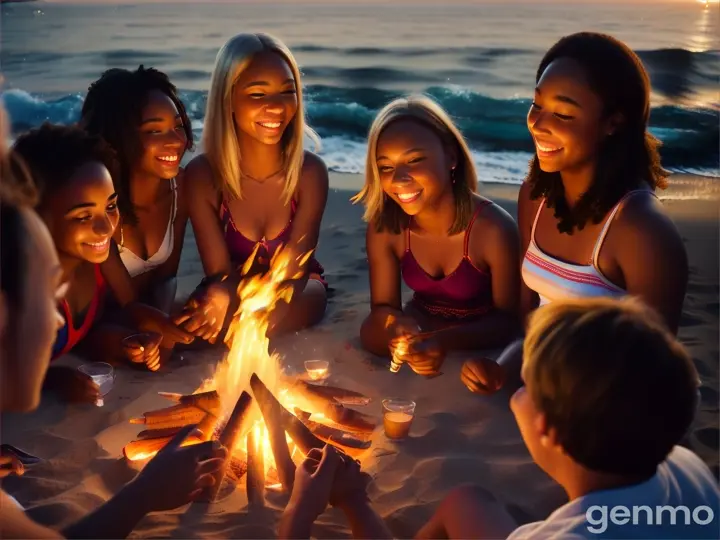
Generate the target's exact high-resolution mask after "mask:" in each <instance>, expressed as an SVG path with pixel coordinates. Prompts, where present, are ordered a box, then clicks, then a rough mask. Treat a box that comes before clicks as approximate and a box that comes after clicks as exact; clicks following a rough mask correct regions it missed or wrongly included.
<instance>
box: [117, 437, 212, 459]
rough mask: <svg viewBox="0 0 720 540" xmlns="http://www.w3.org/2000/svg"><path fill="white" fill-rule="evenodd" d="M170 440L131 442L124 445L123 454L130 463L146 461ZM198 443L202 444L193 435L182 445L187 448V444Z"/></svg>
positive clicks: (156, 439) (200, 440)
mask: <svg viewBox="0 0 720 540" xmlns="http://www.w3.org/2000/svg"><path fill="white" fill-rule="evenodd" d="M171 439H172V436H168V437H158V438H155V439H141V440H137V441H132V442H129V443H128V444H126V445H125V447H124V448H123V454H124V455H125V457H126V458H127V459H129V460H130V461H137V460H142V459H147V458H149V457H152V456H154V455H155V454H157V453H158V452H159V451H160V450H162V449H163V448H164V447H165V445H166V444H167V443H169V442H170V440H171ZM200 442H202V439H200V438H199V437H197V436H195V435H191V436H189V437H188V438H187V439H185V443H186V444H183V446H188V445H189V444H197V443H200Z"/></svg>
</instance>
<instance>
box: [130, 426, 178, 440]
mask: <svg viewBox="0 0 720 540" xmlns="http://www.w3.org/2000/svg"><path fill="white" fill-rule="evenodd" d="M181 429H182V428H181V427H171V428H164V429H145V430H143V431H141V432H140V433H138V434H137V438H138V439H161V438H164V437H172V436H173V435H175V434H176V433H177V432H178V431H180V430H181Z"/></svg>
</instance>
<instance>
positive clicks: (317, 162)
mask: <svg viewBox="0 0 720 540" xmlns="http://www.w3.org/2000/svg"><path fill="white" fill-rule="evenodd" d="M302 182H303V184H305V185H307V184H312V185H313V186H315V187H316V188H324V189H328V187H329V183H330V180H329V174H328V168H327V165H325V161H323V159H322V158H321V157H320V156H318V155H317V154H314V153H312V152H310V151H309V150H305V155H304V157H303V166H302Z"/></svg>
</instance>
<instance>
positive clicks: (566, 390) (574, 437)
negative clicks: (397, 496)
mask: <svg viewBox="0 0 720 540" xmlns="http://www.w3.org/2000/svg"><path fill="white" fill-rule="evenodd" d="M598 344H603V345H604V346H600V347H598ZM522 378H523V380H524V382H525V386H524V387H523V388H520V389H519V390H518V391H517V392H516V393H515V394H514V395H513V397H512V399H511V401H510V407H511V409H512V412H513V414H514V415H515V419H516V421H517V423H518V426H519V428H520V433H521V434H522V438H523V440H524V441H525V444H526V445H527V447H528V450H529V451H530V454H531V455H532V458H533V460H534V461H535V463H537V464H538V465H539V466H540V467H541V468H542V469H543V470H544V471H545V472H547V474H548V475H550V476H551V477H552V478H553V479H554V480H555V481H557V482H558V483H559V484H560V485H561V486H562V487H563V489H564V490H565V492H566V493H567V496H568V499H569V502H568V503H566V504H565V505H563V506H561V507H560V508H558V509H557V510H555V511H554V512H553V513H552V514H551V515H550V516H549V517H548V518H547V519H545V520H544V521H539V522H535V523H529V524H526V525H523V526H521V527H517V526H516V524H515V523H514V522H513V520H512V518H510V516H509V515H508V514H507V513H506V512H505V511H504V510H503V508H502V507H501V506H500V505H499V504H497V503H495V502H493V501H492V499H491V497H490V496H489V495H487V494H484V493H482V492H480V491H479V490H476V489H474V488H469V487H461V488H458V490H456V491H455V492H452V493H451V494H450V495H449V496H448V497H447V498H446V499H445V500H444V501H443V502H442V503H441V504H440V506H439V508H438V510H437V512H436V514H435V515H434V516H433V518H432V519H431V520H430V521H429V522H428V523H427V524H426V525H425V526H424V527H423V528H422V529H421V530H420V531H419V533H418V534H417V538H508V540H520V539H526V538H527V539H530V538H532V539H546V538H713V539H714V538H717V537H718V536H717V534H718V524H719V523H718V520H719V519H720V516H718V514H717V510H718V508H720V489H719V488H718V483H717V479H716V478H714V477H713V475H712V473H711V472H710V469H709V468H708V467H707V465H705V463H703V461H701V460H700V458H699V457H697V456H696V455H695V454H694V453H693V452H691V451H690V450H688V449H687V448H684V447H682V446H678V445H679V443H680V441H681V440H682V439H683V437H684V436H685V435H686V433H687V432H688V429H689V428H690V426H691V424H692V421H693V418H694V415H695V411H696V406H697V403H698V385H699V381H698V375H697V372H696V370H695V367H694V365H693V361H692V358H691V357H690V355H689V354H688V352H687V351H686V350H685V348H684V347H683V346H682V345H681V344H680V342H679V341H678V340H677V339H676V338H675V336H674V335H673V334H672V333H671V332H670V331H668V328H667V321H666V320H664V319H663V318H661V317H660V316H659V315H658V314H657V311H656V310H654V309H652V308H649V307H648V306H647V305H645V304H644V303H643V302H642V301H641V300H638V299H634V298H625V299H613V298H602V297H596V298H585V299H575V300H571V299H559V300H557V301H555V302H552V303H549V304H547V305H544V306H543V307H541V308H539V309H538V310H537V311H535V312H534V313H533V314H532V315H530V317H529V321H528V328H527V334H526V337H525V342H524V344H523V364H522ZM683 508H686V509H688V510H689V513H688V514H685V513H684V510H683ZM663 509H664V510H663ZM668 510H670V511H671V513H672V512H676V515H675V516H672V514H671V515H668V513H667V511H668ZM662 512H665V514H664V515H661V514H659V513H662ZM658 516H660V517H658Z"/></svg>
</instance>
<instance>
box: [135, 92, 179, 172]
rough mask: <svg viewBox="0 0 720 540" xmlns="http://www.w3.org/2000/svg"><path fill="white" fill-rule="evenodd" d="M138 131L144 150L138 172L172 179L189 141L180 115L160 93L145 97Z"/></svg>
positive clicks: (170, 100) (173, 105)
mask: <svg viewBox="0 0 720 540" xmlns="http://www.w3.org/2000/svg"><path fill="white" fill-rule="evenodd" d="M139 130H140V142H141V144H142V148H143V154H142V156H141V158H140V163H139V168H140V170H141V171H142V172H143V173H146V174H149V175H152V176H155V177H158V178H164V179H166V180H171V179H172V178H175V177H176V176H177V174H178V171H179V169H180V160H181V159H182V157H183V154H184V153H185V150H186V149H187V143H188V141H187V136H186V134H185V129H184V126H183V122H182V118H181V117H180V113H179V111H178V109H177V107H176V106H175V103H173V101H172V99H170V97H169V96H167V95H166V94H164V93H163V92H161V91H160V90H152V91H151V92H150V93H149V94H148V96H147V104H146V105H145V108H144V109H143V111H142V122H141V124H140V128H139Z"/></svg>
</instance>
